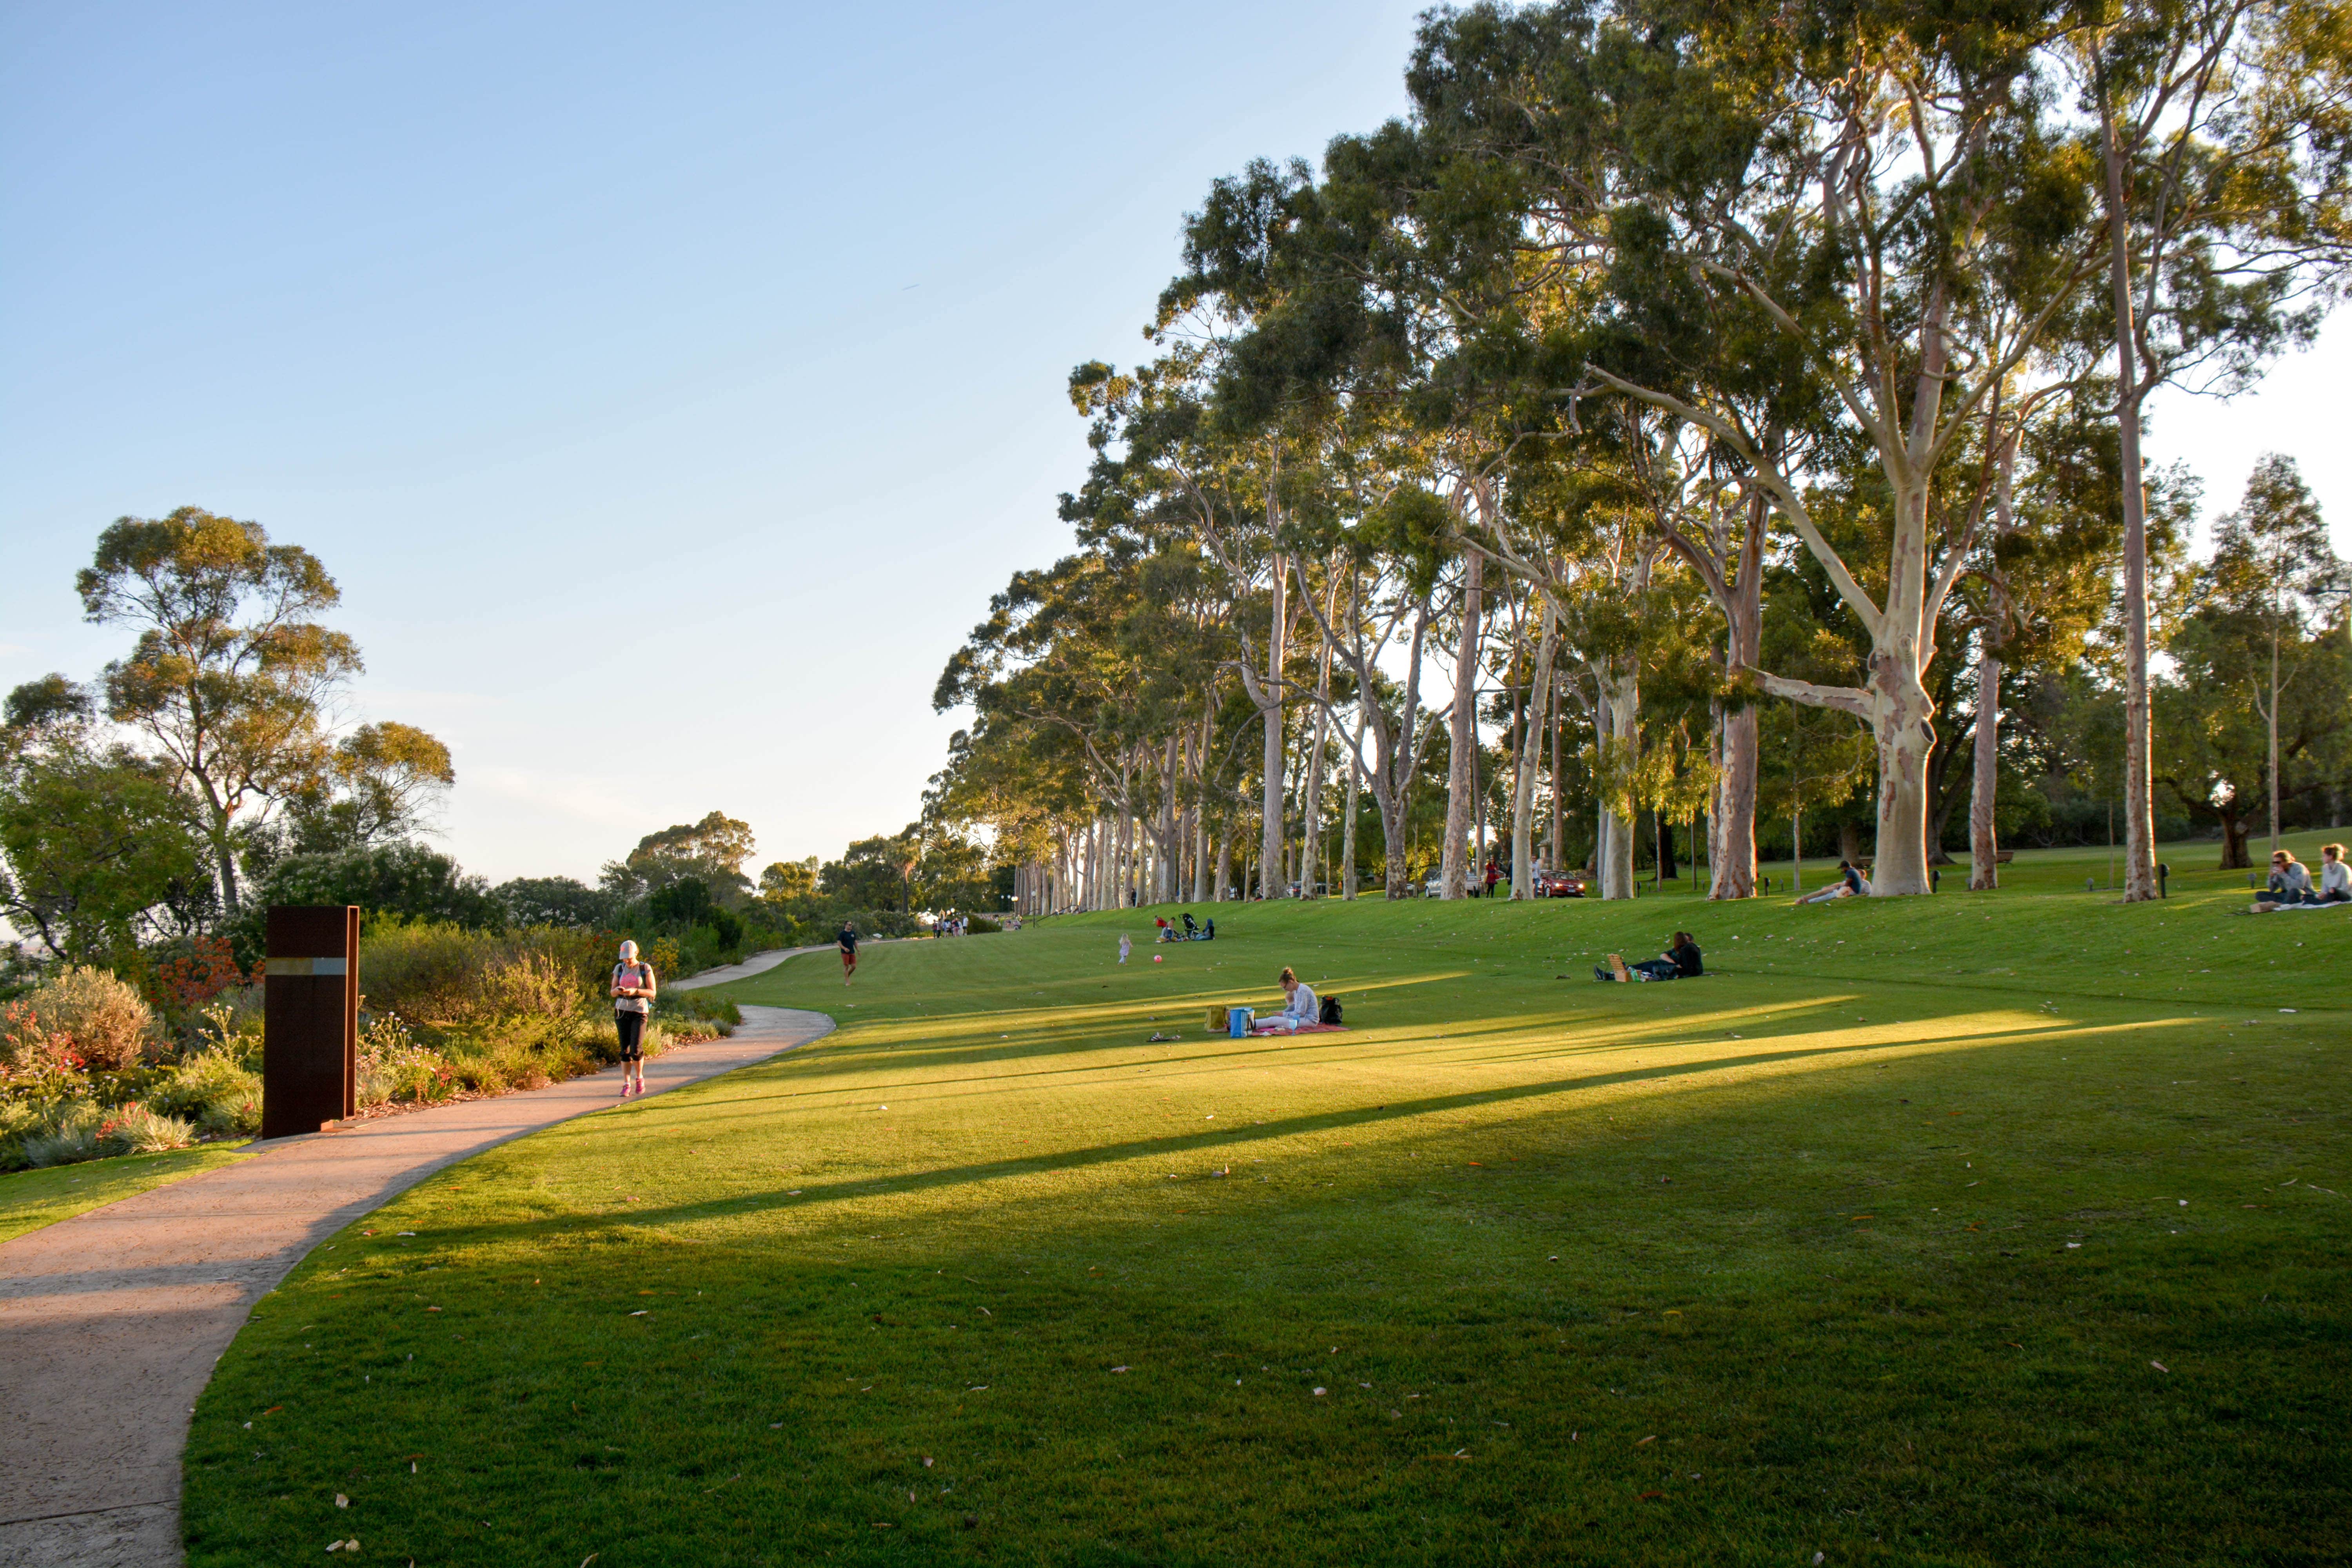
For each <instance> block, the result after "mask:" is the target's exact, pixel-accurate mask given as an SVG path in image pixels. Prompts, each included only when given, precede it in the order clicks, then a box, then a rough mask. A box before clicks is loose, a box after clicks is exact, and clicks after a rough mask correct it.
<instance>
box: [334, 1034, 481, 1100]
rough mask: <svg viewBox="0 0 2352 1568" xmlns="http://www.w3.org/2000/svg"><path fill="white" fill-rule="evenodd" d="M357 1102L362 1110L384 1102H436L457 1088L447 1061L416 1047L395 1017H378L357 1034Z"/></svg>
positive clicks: (412, 1039)
mask: <svg viewBox="0 0 2352 1568" xmlns="http://www.w3.org/2000/svg"><path fill="white" fill-rule="evenodd" d="M357 1068H358V1071H357V1078H358V1083H357V1085H356V1091H357V1098H358V1100H359V1102H360V1104H361V1105H362V1107H366V1106H371V1105H382V1104H383V1103H385V1102H386V1101H387V1100H439V1099H442V1098H443V1097H445V1096H446V1095H447V1094H449V1093H450V1092H451V1091H452V1090H453V1089H455V1088H456V1087H457V1078H456V1075H455V1074H454V1073H452V1072H451V1071H450V1068H449V1063H448V1060H447V1058H444V1057H443V1056H442V1055H441V1054H440V1053H439V1052H438V1051H435V1050H430V1049H427V1048H426V1047H423V1046H420V1045H418V1044H417V1043H416V1041H415V1037H414V1036H412V1035H411V1034H410V1033H409V1030H408V1026H407V1024H406V1023H404V1021H403V1020H402V1019H401V1017H400V1015H398V1014H397V1013H382V1014H378V1015H376V1016H374V1017H372V1018H371V1019H369V1020H368V1025H367V1027H366V1028H365V1029H363V1030H362V1031H361V1033H360V1041H359V1052H358V1060H357Z"/></svg>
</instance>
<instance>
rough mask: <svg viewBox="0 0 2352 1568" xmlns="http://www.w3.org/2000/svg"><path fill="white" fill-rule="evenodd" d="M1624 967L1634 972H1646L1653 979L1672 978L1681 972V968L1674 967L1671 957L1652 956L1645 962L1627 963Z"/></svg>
mask: <svg viewBox="0 0 2352 1568" xmlns="http://www.w3.org/2000/svg"><path fill="white" fill-rule="evenodd" d="M1625 967H1626V968H1628V969H1631V970H1633V972H1635V973H1639V974H1646V975H1648V976H1649V977H1650V978H1651V979H1653V980H1672V979H1674V978H1675V976H1677V975H1679V974H1680V973H1682V971H1681V970H1679V969H1676V968H1675V961H1674V960H1673V959H1671V958H1654V959H1651V960H1650V961H1649V962H1648V963H1629V964H1627V965H1626V966H1625Z"/></svg>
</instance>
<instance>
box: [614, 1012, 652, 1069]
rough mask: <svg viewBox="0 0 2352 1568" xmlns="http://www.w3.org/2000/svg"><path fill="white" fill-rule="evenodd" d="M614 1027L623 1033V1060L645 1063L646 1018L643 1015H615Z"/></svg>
mask: <svg viewBox="0 0 2352 1568" xmlns="http://www.w3.org/2000/svg"><path fill="white" fill-rule="evenodd" d="M613 1025H614V1027H615V1028H617V1029H619V1030H620V1031H621V1059H622V1060H623V1061H625V1062H635V1061H643V1060H644V1059H645V1055H646V1016H645V1015H644V1014H643V1013H615V1014H614V1015H613Z"/></svg>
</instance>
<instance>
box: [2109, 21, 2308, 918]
mask: <svg viewBox="0 0 2352 1568" xmlns="http://www.w3.org/2000/svg"><path fill="white" fill-rule="evenodd" d="M2082 22H2083V26H2081V27H2080V28H2079V29H2078V30H2077V31H2076V32H2075V33H2074V35H2073V37H2071V38H2070V39H2069V45H2070V47H2069V58H2070V62H2071V64H2072V65H2073V68H2074V74H2075V78H2076V79H2077V81H2078V83H2079V85H2080V87H2081V91H2082V98H2083V100H2084V110H2085V112H2086V113H2087V114H2088V115H2089V117H2090V118H2091V120H2092V121H2093V122H2094V128H2095V135H2096V139H2097V152H2098V174H2099V179H2098V192H2099V199H2100V203H2101V206H2102V210H2103V212H2104V215H2105V237H2106V252H2105V263H2106V266H2105V271H2106V284H2107V289H2106V297H2105V305H2106V310H2105V319H2104V321H2103V322H2102V321H2097V319H2096V316H2095V317H2094V325H2103V326H2104V328H2105V340H2106V345H2105V346H2106V348H2107V350H2108V352H2109V353H2112V354H2113V356H2114V364H2115V371H2116V381H2115V418H2116V426H2117V434H2118V439H2119V442H2120V451H2119V458H2120V461H2121V465H2122V470H2123V484H2122V495H2121V510H2122V520H2123V531H2124V547H2123V553H2124V561H2123V617H2124V644H2125V647H2124V672H2125V693H2124V712H2125V753H2124V766H2125V780H2124V815H2125V826H2124V899H2125V901H2126V902H2138V901H2143V900H2148V899H2153V898H2155V897H2157V896H2158V885H2157V876H2156V818H2155V810H2154V805H2153V800H2152V795H2151V789H2152V785H2153V773H2152V767H2153V752H2152V746H2153V741H2152V738H2151V733H2150V727H2149V726H2150V696H2149V684H2148V666H2147V656H2148V532H2147V489H2146V484H2145V479H2144V473H2143V458H2142V455H2141V443H2142V440H2143V437H2144V431H2143V429H2142V424H2143V418H2144V415H2145V411H2146V409H2147V401H2148V399H2149V397H2150V396H2152V395H2154V394H2155V393H2156V392H2157V391H2158V389H2159V388H2160V387H2163V386H2166V385H2168V384H2169V385H2180V386H2186V387H2189V388H2190V389H2192V390H2196V391H2201V392H2213V393H2220V394H2222V395H2228V394H2230V393H2232V392H2236V391H2239V390H2242V389H2243V388H2244V387H2245V386H2247V385H2248V384H2251V383H2252V380H2253V378H2254V377H2255V375H2256V374H2259V372H2260V370H2261V368H2262V366H2263V364H2264V363H2267V361H2268V360H2269V359H2270V358H2271V357H2272V356H2273V355H2274V354H2275V353H2278V352H2279V351H2281V350H2282V349H2284V348H2285V347H2288V346H2292V345H2295V344H2299V343H2302V342H2308V341H2309V339H2310V337H2311V335H2312V333H2313V332H2314V331H2315V329H2316V326H2317V322H2318V318H2319V307H2320V306H2321V305H2322V304H2323V303H2325V302H2326V300H2327V299H2328V298H2329V297H2330V296H2332V295H2333V293H2334V292H2335V291H2336V288H2337V287H2338V286H2339V281H2340V279H2341V278H2342V276H2343V273H2344V270H2345V267H2346V263H2347V260H2352V210H2347V209H2348V208H2352V160H2347V153H2352V24H2347V20H2346V13H2345V9H2344V7H2343V6H2342V5H2340V4H2336V3H2334V0H2096V3H2094V4H2091V5H2086V6H2085V7H2084V15H2083V16H2082Z"/></svg>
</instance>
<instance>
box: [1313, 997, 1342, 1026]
mask: <svg viewBox="0 0 2352 1568" xmlns="http://www.w3.org/2000/svg"><path fill="white" fill-rule="evenodd" d="M1315 1021H1316V1022H1317V1023H1318V1024H1336V1023H1338V1022H1339V998H1338V997H1337V996H1326V997H1324V998H1323V1005H1322V1006H1321V1007H1319V1008H1318V1009H1317V1010H1316V1015H1315Z"/></svg>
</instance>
